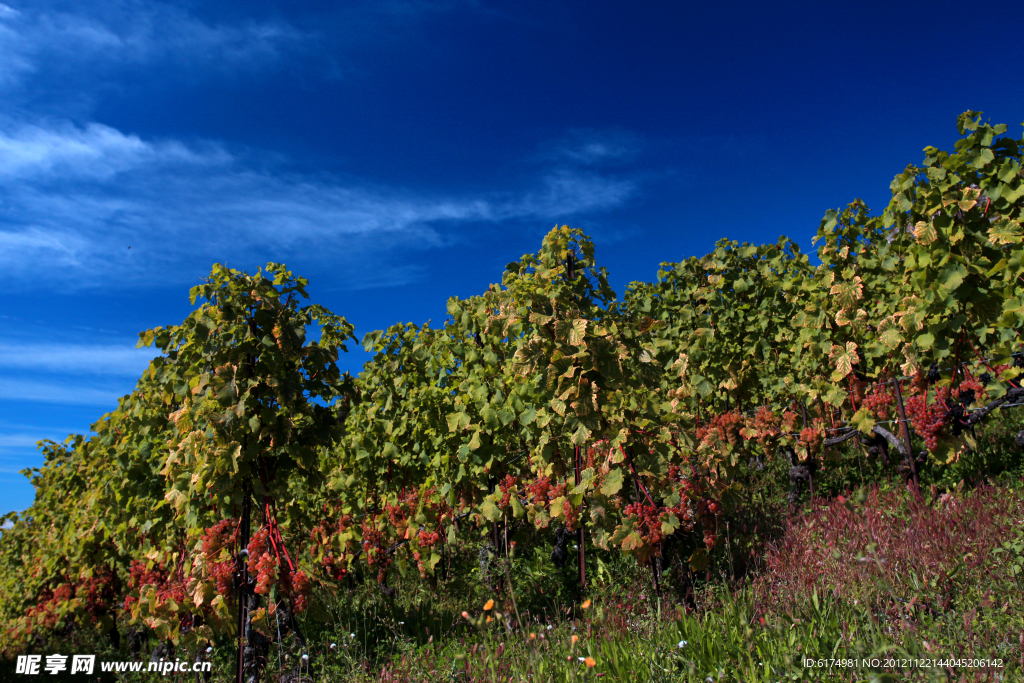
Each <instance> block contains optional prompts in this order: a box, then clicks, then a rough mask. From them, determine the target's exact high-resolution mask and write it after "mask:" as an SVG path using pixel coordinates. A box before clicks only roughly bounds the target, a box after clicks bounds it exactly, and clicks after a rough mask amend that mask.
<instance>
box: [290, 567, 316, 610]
mask: <svg viewBox="0 0 1024 683" xmlns="http://www.w3.org/2000/svg"><path fill="white" fill-rule="evenodd" d="M311 587H312V582H311V581H310V579H309V576H307V575H306V572H304V571H303V570H301V569H300V570H299V571H297V572H295V574H294V575H293V576H292V579H291V588H292V590H293V591H294V592H295V611H296V612H299V613H301V612H305V611H306V607H307V605H308V602H307V596H308V595H309V590H310V588H311Z"/></svg>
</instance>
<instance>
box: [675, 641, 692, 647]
mask: <svg viewBox="0 0 1024 683" xmlns="http://www.w3.org/2000/svg"><path fill="white" fill-rule="evenodd" d="M687 645H689V643H687V642H686V641H685V640H680V641H679V644H678V645H676V647H686V646H687Z"/></svg>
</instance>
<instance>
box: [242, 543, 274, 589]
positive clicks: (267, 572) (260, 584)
mask: <svg viewBox="0 0 1024 683" xmlns="http://www.w3.org/2000/svg"><path fill="white" fill-rule="evenodd" d="M252 560H253V558H252V557H250V558H249V571H252V570H253V561H252ZM255 570H256V588H255V591H256V592H257V593H259V594H260V595H266V594H267V593H269V592H270V588H271V586H272V585H273V584H274V583H276V582H277V561H276V560H275V559H274V557H273V556H272V555H271V554H270V553H266V552H265V553H263V554H262V555H260V556H259V559H257V560H256V562H255Z"/></svg>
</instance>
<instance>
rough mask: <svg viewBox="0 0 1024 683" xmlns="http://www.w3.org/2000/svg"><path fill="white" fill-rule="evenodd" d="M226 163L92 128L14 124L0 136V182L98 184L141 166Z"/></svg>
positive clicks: (211, 154) (212, 152)
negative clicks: (41, 180) (53, 179)
mask: <svg viewBox="0 0 1024 683" xmlns="http://www.w3.org/2000/svg"><path fill="white" fill-rule="evenodd" d="M229 160H230V155H228V153H227V152H225V151H224V150H223V149H220V148H218V147H215V146H209V148H208V149H206V150H203V151H195V150H192V149H189V148H188V147H186V146H185V145H183V144H181V143H179V142H175V141H171V142H157V143H150V142H143V141H142V140H141V139H140V138H139V137H138V136H135V135H125V134H123V133H121V132H120V131H118V130H116V129H114V128H111V127H109V126H104V125H102V124H98V123H90V124H88V125H86V126H85V127H84V128H79V127H77V126H74V125H72V124H71V123H70V122H67V121H64V122H59V123H57V124H56V125H54V126H52V127H42V126H37V125H20V126H16V127H14V130H12V131H11V132H3V131H0V179H4V180H13V179H19V178H46V177H59V178H60V179H61V180H62V181H68V180H83V179H88V180H102V179H107V178H110V177H112V176H114V175H116V174H117V173H122V172H124V171H130V170H132V169H135V168H139V167H141V166H147V167H152V166H156V165H164V164H208V163H225V162H227V161H229Z"/></svg>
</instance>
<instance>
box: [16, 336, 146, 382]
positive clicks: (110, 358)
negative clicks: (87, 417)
mask: <svg viewBox="0 0 1024 683" xmlns="http://www.w3.org/2000/svg"><path fill="white" fill-rule="evenodd" d="M158 355H159V352H158V351H157V350H155V349H153V348H141V349H136V348H134V347H133V346H126V345H114V344H109V345H104V346H90V345H84V344H24V343H20V344H19V343H11V342H4V341H0V368H14V369H18V370H42V371H47V372H59V373H70V374H90V375H117V376H124V377H139V376H141V375H142V373H143V372H144V371H145V370H146V367H147V366H148V365H149V361H151V360H152V359H153V358H154V357H156V356H158Z"/></svg>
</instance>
